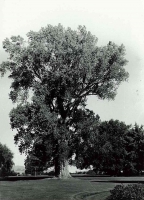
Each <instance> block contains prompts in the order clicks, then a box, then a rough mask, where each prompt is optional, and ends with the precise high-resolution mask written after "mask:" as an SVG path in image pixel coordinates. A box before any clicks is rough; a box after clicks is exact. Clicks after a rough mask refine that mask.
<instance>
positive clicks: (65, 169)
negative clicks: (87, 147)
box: [59, 159, 72, 179]
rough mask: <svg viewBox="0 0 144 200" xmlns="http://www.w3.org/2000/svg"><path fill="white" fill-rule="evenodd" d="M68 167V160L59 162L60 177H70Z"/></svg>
mask: <svg viewBox="0 0 144 200" xmlns="http://www.w3.org/2000/svg"><path fill="white" fill-rule="evenodd" d="M68 167H69V166H68V160H66V159H65V160H64V162H63V163H62V164H61V170H60V175H59V178H60V179H68V178H71V177H72V176H71V175H70V173H69V169H68Z"/></svg>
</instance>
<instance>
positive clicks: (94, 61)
mask: <svg viewBox="0 0 144 200" xmlns="http://www.w3.org/2000/svg"><path fill="white" fill-rule="evenodd" d="M27 37H28V40H27V41H24V39H23V38H22V37H20V36H12V37H11V38H10V39H8V38H6V39H5V41H4V42H3V48H4V49H5V51H6V52H7V53H8V54H9V58H8V60H7V61H6V62H3V63H2V64H1V65H0V71H1V75H2V76H3V75H4V74H5V73H6V72H7V71H9V72H10V75H9V78H11V79H12V84H11V91H10V95H9V96H10V99H11V100H12V101H13V102H14V103H18V105H17V107H15V108H14V109H13V110H12V111H11V113H10V119H11V126H12V128H14V129H16V130H17V134H16V136H15V141H16V142H17V143H18V144H19V147H20V149H21V150H22V149H23V150H24V151H27V149H29V148H31V147H32V146H33V144H34V143H35V142H36V141H37V140H38V141H39V140H40V138H41V139H42V140H43V138H44V137H48V141H49V142H48V144H49V145H50V148H49V149H50V152H51V153H52V152H54V151H55V155H57V158H56V157H55V161H54V162H55V165H60V166H61V167H58V168H59V169H58V171H59V172H58V173H60V169H61V168H62V165H63V166H65V165H66V163H65V161H66V160H68V159H69V158H70V157H71V156H72V154H73V152H72V151H71V149H72V141H73V139H74V138H76V137H77V135H78V131H77V128H76V127H77V125H76V124H77V122H76V121H75V122H74V121H73V119H74V118H75V116H76V115H77V113H78V112H79V110H85V107H86V101H87V96H89V95H96V96H97V97H98V98H100V99H105V98H107V99H114V97H115V95H116V91H117V88H118V86H119V85H120V83H121V82H123V81H125V80H127V78H128V73H127V72H126V71H125V69H124V66H125V65H126V64H127V61H126V59H125V48H124V45H120V46H118V45H116V44H115V43H113V42H109V43H108V44H107V45H106V46H103V47H98V46H97V38H96V37H95V36H94V35H92V34H91V33H90V32H89V31H87V30H86V28H85V26H79V27H78V29H77V30H72V29H71V28H67V29H65V28H64V27H63V26H62V25H60V24H59V25H58V26H51V25H48V26H47V27H45V28H41V29H40V31H38V32H34V31H30V32H29V33H28V34H27ZM29 95H30V96H32V99H31V101H30V100H29V98H28V97H29ZM79 132H80V131H79ZM56 163H57V164H56ZM58 163H59V164H58ZM55 167H56V166H55Z"/></svg>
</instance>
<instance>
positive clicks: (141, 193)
mask: <svg viewBox="0 0 144 200" xmlns="http://www.w3.org/2000/svg"><path fill="white" fill-rule="evenodd" d="M110 192H111V195H110V196H109V197H108V198H107V200H132V199H133V200H142V199H143V198H144V187H143V185H140V184H131V185H127V186H124V185H117V186H115V188H114V189H113V190H111V191H110Z"/></svg>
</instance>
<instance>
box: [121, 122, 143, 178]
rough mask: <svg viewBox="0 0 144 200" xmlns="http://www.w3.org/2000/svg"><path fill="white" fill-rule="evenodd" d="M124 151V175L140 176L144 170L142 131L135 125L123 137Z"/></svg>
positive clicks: (141, 128)
mask: <svg viewBox="0 0 144 200" xmlns="http://www.w3.org/2000/svg"><path fill="white" fill-rule="evenodd" d="M124 140H125V145H124V148H125V150H126V158H125V164H124V168H123V172H124V175H140V174H141V173H142V170H144V129H143V126H138V125H137V124H135V125H134V127H132V128H131V129H130V130H129V131H128V132H127V134H125V136H124Z"/></svg>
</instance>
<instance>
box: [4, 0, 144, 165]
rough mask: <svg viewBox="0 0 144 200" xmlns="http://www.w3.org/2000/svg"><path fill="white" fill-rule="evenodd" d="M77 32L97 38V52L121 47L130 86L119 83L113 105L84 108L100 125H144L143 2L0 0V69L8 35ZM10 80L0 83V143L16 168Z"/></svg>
mask: <svg viewBox="0 0 144 200" xmlns="http://www.w3.org/2000/svg"><path fill="white" fill-rule="evenodd" d="M58 23H61V24H62V25H63V26H64V27H71V28H72V29H76V28H77V27H78V25H85V26H86V28H87V30H89V31H91V33H92V34H94V35H96V37H98V46H102V45H106V44H107V43H108V42H109V41H113V42H115V43H116V44H118V45H120V44H122V43H123V44H124V45H125V47H126V58H127V60H128V61H129V63H128V64H127V66H126V70H127V71H128V72H129V75H130V77H129V81H128V82H125V83H122V84H121V86H120V87H119V89H118V91H117V96H116V98H115V100H114V101H109V102H108V101H107V100H98V99H97V98H96V97H91V98H89V99H88V105H87V106H88V108H89V109H92V110H93V111H94V112H95V113H96V114H99V115H100V117H101V120H110V119H119V120H120V121H124V122H125V123H126V124H134V123H135V122H137V123H138V124H139V125H141V124H143V125H144V56H143V55H144V3H143V0H0V63H1V62H2V61H4V60H5V59H6V54H5V53H4V50H3V49H2V41H3V40H4V39H5V38H6V37H11V36H12V35H21V36H23V37H25V36H26V33H27V32H29V31H30V30H34V31H38V30H39V29H40V28H41V27H45V26H46V25H47V24H51V25H58ZM9 88H10V80H8V78H7V77H4V78H2V79H0V94H1V97H0V142H1V143H3V144H7V146H8V147H9V148H10V149H11V150H12V151H13V153H14V162H15V164H16V165H23V163H24V156H21V155H20V154H19V152H18V147H17V146H15V145H14V140H13V135H14V133H15V132H14V131H13V132H12V130H11V129H10V125H9V112H10V110H11V109H12V107H13V106H14V105H13V104H12V103H11V100H9V97H8V93H9V92H10V89H9Z"/></svg>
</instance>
